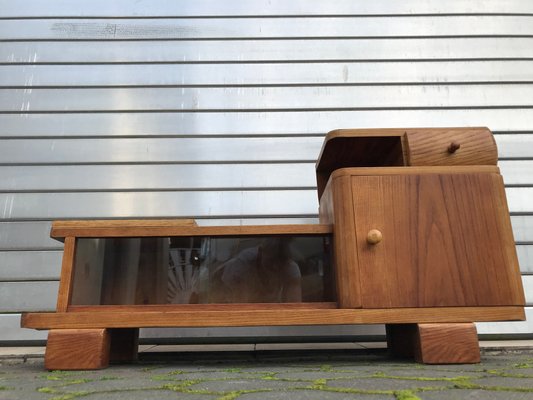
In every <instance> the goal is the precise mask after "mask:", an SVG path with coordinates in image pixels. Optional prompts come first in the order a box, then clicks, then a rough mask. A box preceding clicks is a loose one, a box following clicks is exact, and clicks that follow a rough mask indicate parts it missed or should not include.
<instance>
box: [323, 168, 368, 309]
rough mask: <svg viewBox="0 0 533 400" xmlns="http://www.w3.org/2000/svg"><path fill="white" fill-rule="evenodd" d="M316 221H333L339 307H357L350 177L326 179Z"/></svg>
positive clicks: (356, 264)
mask: <svg viewBox="0 0 533 400" xmlns="http://www.w3.org/2000/svg"><path fill="white" fill-rule="evenodd" d="M319 215H320V221H321V222H323V221H327V222H328V223H333V226H334V231H333V247H334V251H333V258H334V263H333V264H334V266H335V267H334V268H335V270H334V272H335V281H336V292H337V302H338V304H339V307H340V308H359V307H361V288H360V285H361V284H360V282H359V276H360V273H359V263H358V260H357V247H356V245H355V243H356V240H357V238H356V235H355V216H354V208H353V205H352V186H351V178H350V176H344V177H340V178H336V179H332V180H330V183H329V184H328V186H327V188H326V191H325V192H324V195H323V196H322V201H321V202H320V209H319Z"/></svg>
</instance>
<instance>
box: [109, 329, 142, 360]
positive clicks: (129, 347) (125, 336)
mask: <svg viewBox="0 0 533 400" xmlns="http://www.w3.org/2000/svg"><path fill="white" fill-rule="evenodd" d="M109 333H110V335H111V353H110V356H109V359H110V361H111V362H117V363H126V362H134V361H137V357H138V354H139V353H138V350H139V329H135V328H134V329H129V328H126V329H109Z"/></svg>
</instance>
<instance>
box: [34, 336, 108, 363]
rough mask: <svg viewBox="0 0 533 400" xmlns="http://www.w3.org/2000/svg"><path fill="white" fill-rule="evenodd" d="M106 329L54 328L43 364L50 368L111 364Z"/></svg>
mask: <svg viewBox="0 0 533 400" xmlns="http://www.w3.org/2000/svg"><path fill="white" fill-rule="evenodd" d="M109 349H110V337H109V332H108V331H107V329H52V330H51V331H50V332H49V333H48V341H47V344H46V353H45V356H44V365H45V368H46V369H48V370H81V369H101V368H105V367H107V366H108V364H109Z"/></svg>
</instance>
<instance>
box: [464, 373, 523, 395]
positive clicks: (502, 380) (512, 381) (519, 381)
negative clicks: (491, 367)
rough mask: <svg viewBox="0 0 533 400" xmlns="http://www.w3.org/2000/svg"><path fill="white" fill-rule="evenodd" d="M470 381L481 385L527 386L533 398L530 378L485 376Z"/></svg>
mask: <svg viewBox="0 0 533 400" xmlns="http://www.w3.org/2000/svg"><path fill="white" fill-rule="evenodd" d="M472 383H474V384H477V385H483V386H503V387H514V388H527V389H531V393H530V396H531V398H533V379H531V378H509V377H501V376H490V377H487V378H481V379H473V380H472Z"/></svg>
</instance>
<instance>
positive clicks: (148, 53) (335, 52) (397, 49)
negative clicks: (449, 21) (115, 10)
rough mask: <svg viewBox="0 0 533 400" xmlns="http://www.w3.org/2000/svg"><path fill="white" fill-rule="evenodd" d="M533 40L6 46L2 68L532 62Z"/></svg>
mask: <svg viewBox="0 0 533 400" xmlns="http://www.w3.org/2000/svg"><path fill="white" fill-rule="evenodd" d="M532 43H533V38H529V37H526V38H523V37H519V38H508V37H495V38H478V37H461V38H453V37H452V38H432V39H426V38H416V37H411V38H405V39H388V38H376V39H356V40H355V39H350V40H348V39H338V40H337V39H336V40H331V39H329V40H320V39H309V40H290V39H289V40H268V39H265V40H232V41H223V40H209V41H191V42H173V41H157V40H150V41H146V42H142V41H141V42H135V41H120V42H112V41H103V42H98V41H77V42H76V46H72V43H71V42H3V43H2V46H0V62H2V63H9V64H10V63H15V64H17V65H18V64H22V65H34V64H37V65H39V64H68V65H71V64H79V63H88V64H91V65H92V64H102V63H104V64H107V63H112V64H130V63H139V64H154V65H157V64H161V63H164V64H176V65H179V64H205V63H226V64H244V65H246V64H249V63H259V62H277V63H280V62H282V63H296V64H302V63H305V64H307V63H317V62H322V63H330V62H339V61H342V62H350V63H354V62H376V63H380V62H388V61H393V60H394V61H401V62H412V61H424V60H429V61H458V60H467V61H499V60H518V61H521V60H530V59H531V58H532V57H533V48H532V47H531V44H532Z"/></svg>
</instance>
